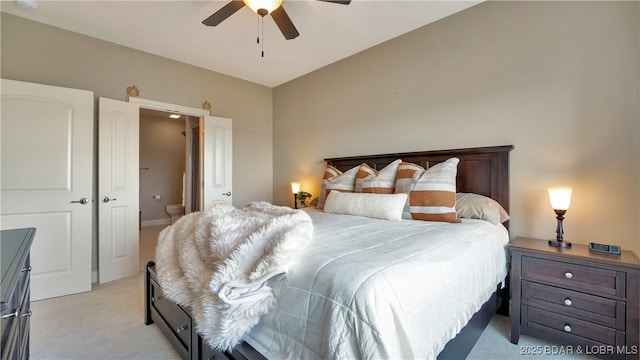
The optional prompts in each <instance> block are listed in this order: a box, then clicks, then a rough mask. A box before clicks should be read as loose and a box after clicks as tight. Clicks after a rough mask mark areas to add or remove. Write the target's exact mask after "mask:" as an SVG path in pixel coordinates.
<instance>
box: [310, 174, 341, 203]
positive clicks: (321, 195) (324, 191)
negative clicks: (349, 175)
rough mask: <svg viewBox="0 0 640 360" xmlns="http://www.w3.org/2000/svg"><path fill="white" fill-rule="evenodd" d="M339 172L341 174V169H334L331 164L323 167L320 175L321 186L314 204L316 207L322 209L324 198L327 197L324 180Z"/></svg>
mask: <svg viewBox="0 0 640 360" xmlns="http://www.w3.org/2000/svg"><path fill="white" fill-rule="evenodd" d="M340 174H342V171H340V170H338V169H336V168H335V167H333V166H331V165H327V167H326V168H325V169H324V175H323V176H322V188H321V189H320V195H319V196H318V204H317V205H316V207H317V208H318V209H322V206H324V201H325V198H326V197H327V185H326V184H325V183H324V181H325V180H327V179H332V178H334V177H336V176H338V175H340Z"/></svg>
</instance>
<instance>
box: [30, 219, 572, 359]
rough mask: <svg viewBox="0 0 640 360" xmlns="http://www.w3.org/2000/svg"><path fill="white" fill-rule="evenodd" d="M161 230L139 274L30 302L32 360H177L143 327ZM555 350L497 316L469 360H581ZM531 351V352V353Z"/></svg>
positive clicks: (149, 240) (145, 241) (149, 234)
mask: <svg viewBox="0 0 640 360" xmlns="http://www.w3.org/2000/svg"><path fill="white" fill-rule="evenodd" d="M163 228H164V226H153V227H146V228H143V231H142V232H141V236H140V269H141V271H140V273H139V274H138V275H135V276H131V277H128V278H125V279H121V280H117V281H112V282H110V283H107V284H100V285H94V286H93V290H92V291H90V292H87V293H82V294H77V295H70V296H63V297H59V298H54V299H47V300H41V301H36V302H33V303H32V305H31V308H32V311H33V315H32V317H31V358H32V359H178V358H179V356H178V354H177V353H176V352H175V351H174V350H173V348H172V347H171V345H170V344H169V342H168V341H167V340H166V339H165V338H164V336H163V335H162V333H161V332H160V330H159V329H158V328H157V327H156V326H155V325H150V326H145V325H144V289H143V287H144V285H143V284H144V277H143V271H142V270H143V268H144V264H146V262H147V261H148V260H151V259H153V258H154V253H155V244H156V239H157V235H158V233H159V232H160V230H162V229H163ZM558 350H559V349H558V347H553V345H552V344H549V343H545V342H541V341H538V340H535V339H532V338H529V337H527V336H523V337H521V339H520V343H519V344H518V345H514V344H511V343H510V342H509V318H507V317H503V316H500V315H496V316H495V317H494V319H493V320H492V321H491V323H490V324H489V326H488V327H487V329H486V330H485V331H484V333H483V334H482V336H481V338H480V340H479V341H478V343H477V344H476V346H475V347H474V348H473V350H472V352H471V354H469V356H468V358H467V359H472V360H501V359H518V358H522V359H528V360H532V359H536V358H537V359H542V358H548V357H549V355H554V356H553V359H554V360H561V359H567V360H568V359H581V358H584V357H578V356H571V355H557V354H556V353H554V351H555V352H557V351H558ZM524 352H529V354H523V353H524ZM532 352H533V354H531V353H532Z"/></svg>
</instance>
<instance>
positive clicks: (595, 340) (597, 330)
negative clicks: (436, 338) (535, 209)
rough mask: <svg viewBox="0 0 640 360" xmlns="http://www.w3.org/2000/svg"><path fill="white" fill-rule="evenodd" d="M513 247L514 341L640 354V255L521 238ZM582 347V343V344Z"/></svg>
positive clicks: (627, 355) (635, 356)
mask: <svg viewBox="0 0 640 360" xmlns="http://www.w3.org/2000/svg"><path fill="white" fill-rule="evenodd" d="M508 248H509V250H510V252H511V342H512V343H514V344H517V343H518V340H519V339H520V334H526V335H531V336H534V337H538V338H542V339H546V340H549V341H552V342H555V343H558V344H561V345H571V346H572V347H574V348H575V350H576V351H578V349H579V351H580V352H581V353H582V354H585V353H591V354H593V355H596V356H599V357H615V358H626V359H638V352H639V350H640V349H639V348H638V346H639V343H640V333H639V330H638V328H639V326H640V258H638V256H637V255H636V254H635V253H633V252H631V251H625V250H623V251H622V254H621V255H620V256H614V255H606V254H594V253H591V252H589V250H588V248H587V246H586V245H581V244H575V243H574V244H573V246H572V247H571V248H569V249H559V248H554V247H551V246H548V244H547V241H546V240H537V239H531V238H523V237H518V238H516V239H515V240H513V241H512V242H511V243H510V244H509V245H508ZM578 346H579V348H578Z"/></svg>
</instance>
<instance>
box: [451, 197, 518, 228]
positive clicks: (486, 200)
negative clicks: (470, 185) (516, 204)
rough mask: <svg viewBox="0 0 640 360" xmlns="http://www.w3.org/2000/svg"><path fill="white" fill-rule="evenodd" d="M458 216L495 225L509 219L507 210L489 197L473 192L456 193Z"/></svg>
mask: <svg viewBox="0 0 640 360" xmlns="http://www.w3.org/2000/svg"><path fill="white" fill-rule="evenodd" d="M456 212H457V213H458V217H461V218H471V219H482V220H487V221H488V222H490V223H492V224H494V225H497V224H502V223H503V222H505V221H507V220H509V219H510V217H509V214H507V211H506V210H505V209H504V208H503V207H502V205H500V203H498V202H497V201H495V200H493V199H492V198H490V197H486V196H483V195H480V194H473V193H457V194H456Z"/></svg>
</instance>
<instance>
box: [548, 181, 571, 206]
mask: <svg viewBox="0 0 640 360" xmlns="http://www.w3.org/2000/svg"><path fill="white" fill-rule="evenodd" d="M548 191H549V201H550V202H551V207H552V208H553V209H554V210H567V209H569V205H571V192H572V191H573V189H572V188H570V187H552V188H549V189H548Z"/></svg>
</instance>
